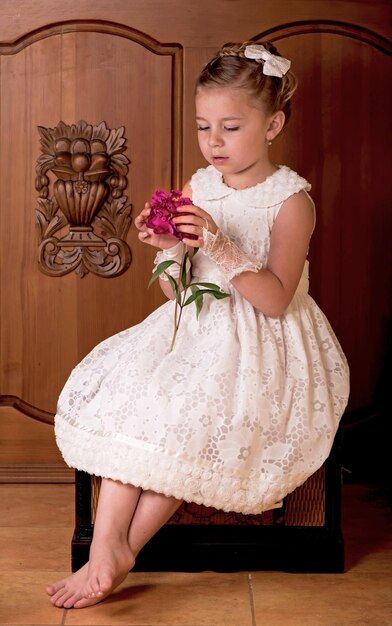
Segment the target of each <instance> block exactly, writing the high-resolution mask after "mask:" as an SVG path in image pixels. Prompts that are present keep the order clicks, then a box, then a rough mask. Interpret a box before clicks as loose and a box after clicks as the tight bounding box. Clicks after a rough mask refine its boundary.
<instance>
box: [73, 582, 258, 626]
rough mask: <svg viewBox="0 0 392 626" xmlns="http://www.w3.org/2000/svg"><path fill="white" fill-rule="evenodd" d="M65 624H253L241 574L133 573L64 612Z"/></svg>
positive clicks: (226, 625) (144, 625)
mask: <svg viewBox="0 0 392 626" xmlns="http://www.w3.org/2000/svg"><path fill="white" fill-rule="evenodd" d="M65 624H66V626H76V625H78V626H79V625H82V624H85V625H87V624H88V625H92V624H94V626H95V625H97V626H106V625H107V624H110V625H113V626H117V625H120V624H126V625H127V626H252V616H251V608H250V599H249V592H248V577H247V574H246V573H244V572H240V573H233V574H215V573H213V572H202V573H195V574H189V573H188V574H183V573H176V572H170V573H135V574H130V575H129V576H128V579H127V580H126V581H125V583H124V584H123V585H121V587H120V588H119V590H118V591H117V592H115V593H114V594H113V596H112V597H110V598H108V599H107V600H106V601H105V602H103V603H102V604H98V605H96V606H93V607H91V608H86V609H79V610H78V609H71V610H69V611H67V615H66V620H65Z"/></svg>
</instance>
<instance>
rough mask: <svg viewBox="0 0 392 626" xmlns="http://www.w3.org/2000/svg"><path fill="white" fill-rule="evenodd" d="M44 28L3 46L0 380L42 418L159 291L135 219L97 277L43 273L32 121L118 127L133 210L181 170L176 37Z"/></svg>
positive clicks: (174, 181) (88, 27)
mask: <svg viewBox="0 0 392 626" xmlns="http://www.w3.org/2000/svg"><path fill="white" fill-rule="evenodd" d="M62 30H63V29H62V27H61V26H58V27H51V28H49V29H44V30H43V31H42V32H40V33H39V34H38V35H36V36H27V37H26V38H25V39H24V41H22V43H21V44H19V45H14V46H9V47H3V56H2V58H1V83H0V89H1V103H0V112H1V113H0V138H1V139H0V140H1V144H2V146H4V147H6V150H3V151H2V154H1V164H0V172H1V173H0V177H1V178H0V189H1V198H2V201H1V206H2V211H1V221H2V223H1V236H2V243H1V252H0V254H1V268H2V269H1V280H2V301H1V302H2V305H1V306H2V311H1V318H2V323H1V333H2V351H1V359H2V368H1V391H2V393H3V394H4V395H5V396H13V397H14V398H15V399H16V400H15V402H16V403H19V407H20V408H21V409H22V410H25V411H27V412H31V413H32V414H34V415H37V416H38V417H41V418H42V419H46V418H47V417H49V415H50V414H51V413H53V412H54V410H55V406H56V398H57V396H58V393H59V391H60V389H61V386H62V385H63V383H64V382H65V380H66V377H67V375H68V374H69V372H70V370H71V368H72V367H73V366H74V365H75V364H76V363H77V362H78V361H79V360H80V359H81V358H82V357H83V356H84V355H85V354H86V353H87V352H88V351H89V350H90V349H91V348H92V347H93V346H94V345H96V344H97V342H99V341H100V340H102V339H104V338H106V337H107V336H109V335H111V334H114V333H116V332H119V331H120V330H122V329H124V328H127V327H129V326H131V325H133V324H136V323H138V322H140V321H141V320H142V319H143V318H144V317H146V315H148V313H149V312H151V311H152V310H153V309H154V308H156V306H157V305H158V304H159V303H161V302H162V295H161V294H160V292H159V290H158V288H154V289H152V290H151V291H150V292H147V283H148V280H149V276H150V274H151V267H152V261H153V257H154V251H153V250H152V249H151V248H149V247H147V246H142V245H141V244H140V243H139V242H138V240H137V232H136V230H135V229H131V231H130V234H129V237H128V243H129V246H130V248H131V252H132V263H131V266H130V268H129V270H128V271H127V272H125V273H123V274H122V275H121V276H118V277H116V278H105V279H102V278H101V277H99V276H95V275H93V274H91V273H90V274H88V275H87V276H85V277H84V278H80V277H79V276H77V275H76V274H75V273H74V272H73V273H70V274H67V275H65V276H61V277H50V276H47V275H45V274H44V273H42V271H40V268H39V266H38V263H37V237H36V232H35V227H34V207H36V206H37V192H35V190H34V176H35V173H34V164H35V162H36V161H37V158H38V156H39V135H38V130H37V127H38V126H44V127H51V128H53V127H56V126H57V125H58V123H59V122H60V120H63V121H64V122H65V123H66V124H68V125H70V124H75V123H77V122H78V121H79V120H86V121H87V122H88V123H89V124H92V125H99V124H100V123H101V122H102V121H105V122H106V125H107V126H108V128H111V129H117V128H120V127H122V126H124V127H125V137H126V140H127V156H128V158H129V160H130V161H131V163H130V166H129V174H128V181H129V184H128V188H127V189H126V190H125V193H126V194H127V196H128V201H129V202H130V203H131V204H132V205H133V212H134V214H137V212H139V211H140V210H141V208H142V207H143V205H144V202H145V201H146V200H147V199H148V198H149V197H150V196H151V193H152V191H153V190H154V189H155V188H156V187H157V186H161V187H163V188H166V189H169V188H171V187H173V186H177V185H178V183H179V179H180V176H181V174H180V162H179V159H178V155H179V140H180V135H181V123H180V122H181V111H180V107H179V106H178V104H179V102H180V101H179V98H178V93H179V89H180V86H181V49H180V46H177V47H175V46H174V47H173V46H169V47H163V46H160V45H159V44H158V43H157V42H155V41H153V40H152V39H151V38H149V37H147V36H141V35H140V34H138V33H135V32H134V31H132V29H129V28H125V27H122V28H120V27H115V26H114V25H102V24H96V23H84V24H83V25H80V24H78V23H74V24H73V25H70V24H69V25H68V29H67V30H68V31H69V32H62Z"/></svg>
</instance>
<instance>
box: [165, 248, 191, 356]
mask: <svg viewBox="0 0 392 626" xmlns="http://www.w3.org/2000/svg"><path fill="white" fill-rule="evenodd" d="M185 255H186V246H185V244H184V248H183V251H182V259H181V266H180V275H179V277H178V283H177V289H178V295H179V294H180V289H181V276H182V273H183V271H184V263H185ZM187 289H188V285H186V287H185V289H184V293H183V294H182V298H181V296H180V300H181V303H179V302H178V297H177V294H175V295H176V305H175V307H174V330H173V337H172V341H171V344H170V350H169V352H172V351H173V348H174V343H175V341H176V337H177V332H178V328H179V325H180V320H181V315H182V309H183V306H184V302H185V294H186V292H187ZM178 307H180V313H179V314H178ZM177 317H178V319H177Z"/></svg>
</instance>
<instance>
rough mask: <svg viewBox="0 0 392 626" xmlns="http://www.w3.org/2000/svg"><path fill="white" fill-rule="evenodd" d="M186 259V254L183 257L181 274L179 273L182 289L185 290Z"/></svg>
mask: <svg viewBox="0 0 392 626" xmlns="http://www.w3.org/2000/svg"><path fill="white" fill-rule="evenodd" d="M187 258H188V252H186V253H185V255H184V260H183V261H182V273H181V284H182V286H183V288H184V289H185V288H186V261H187Z"/></svg>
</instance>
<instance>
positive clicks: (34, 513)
mask: <svg viewBox="0 0 392 626" xmlns="http://www.w3.org/2000/svg"><path fill="white" fill-rule="evenodd" d="M0 501H1V503H2V506H1V508H0V526H15V525H16V524H17V525H18V526H41V527H49V526H50V527H52V528H54V527H59V526H60V527H63V528H64V527H68V528H73V526H74V485H72V484H70V485H69V484H68V485H66V484H62V485H58V484H53V485H37V484H31V485H24V484H21V485H10V484H0Z"/></svg>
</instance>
